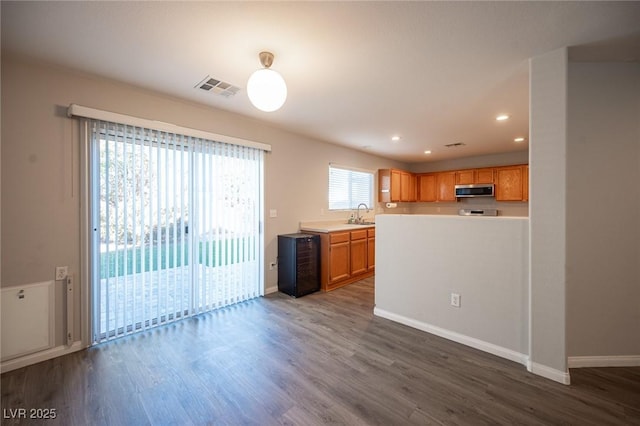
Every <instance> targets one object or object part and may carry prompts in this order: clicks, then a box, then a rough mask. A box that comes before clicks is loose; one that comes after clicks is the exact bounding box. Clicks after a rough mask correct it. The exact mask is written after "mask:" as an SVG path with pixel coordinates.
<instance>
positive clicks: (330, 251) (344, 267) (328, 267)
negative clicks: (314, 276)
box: [311, 228, 375, 291]
mask: <svg viewBox="0 0 640 426" xmlns="http://www.w3.org/2000/svg"><path fill="white" fill-rule="evenodd" d="M371 231H373V232H371ZM311 233H314V232H311ZM317 234H318V235H320V288H321V290H322V291H331V290H335V289H336V288H340V287H343V286H345V285H347V284H351V283H353V282H355V281H358V280H361V279H363V278H367V277H370V276H373V274H374V272H375V228H363V229H358V230H355V231H338V232H329V233H317Z"/></svg>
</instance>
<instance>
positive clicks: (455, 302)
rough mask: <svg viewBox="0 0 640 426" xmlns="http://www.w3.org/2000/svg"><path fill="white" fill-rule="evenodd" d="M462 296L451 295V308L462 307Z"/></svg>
mask: <svg viewBox="0 0 640 426" xmlns="http://www.w3.org/2000/svg"><path fill="white" fill-rule="evenodd" d="M460 299H461V298H460V295H459V294H458V293H451V306H455V307H456V308H459V307H460Z"/></svg>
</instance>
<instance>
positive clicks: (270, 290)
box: [264, 285, 278, 294]
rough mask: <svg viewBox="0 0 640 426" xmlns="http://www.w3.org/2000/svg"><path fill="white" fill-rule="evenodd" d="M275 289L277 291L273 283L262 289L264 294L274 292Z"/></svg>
mask: <svg viewBox="0 0 640 426" xmlns="http://www.w3.org/2000/svg"><path fill="white" fill-rule="evenodd" d="M277 291H278V286H277V285H274V286H271V287H267V288H265V289H264V294H271V293H276V292H277Z"/></svg>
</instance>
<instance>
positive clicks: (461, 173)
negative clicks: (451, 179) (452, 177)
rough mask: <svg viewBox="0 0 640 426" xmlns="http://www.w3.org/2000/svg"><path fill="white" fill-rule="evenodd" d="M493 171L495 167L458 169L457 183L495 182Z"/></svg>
mask: <svg viewBox="0 0 640 426" xmlns="http://www.w3.org/2000/svg"><path fill="white" fill-rule="evenodd" d="M493 173H494V169H493V168H484V169H467V170H458V171H457V172H456V185H470V184H474V183H493Z"/></svg>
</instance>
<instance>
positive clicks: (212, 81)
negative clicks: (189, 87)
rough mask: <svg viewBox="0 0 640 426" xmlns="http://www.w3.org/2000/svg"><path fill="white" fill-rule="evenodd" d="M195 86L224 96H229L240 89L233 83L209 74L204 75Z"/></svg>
mask: <svg viewBox="0 0 640 426" xmlns="http://www.w3.org/2000/svg"><path fill="white" fill-rule="evenodd" d="M195 88H196V89H202V90H204V91H205V92H211V93H214V94H216V95H220V96H224V97H225V98H230V97H231V96H234V95H235V94H236V93H238V92H239V91H240V88H239V87H238V86H234V85H233V84H230V83H226V82H224V81H221V80H218V79H216V78H213V77H211V76H206V77H205V79H204V80H202V81H201V82H200V83H198V84H196V86H195Z"/></svg>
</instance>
